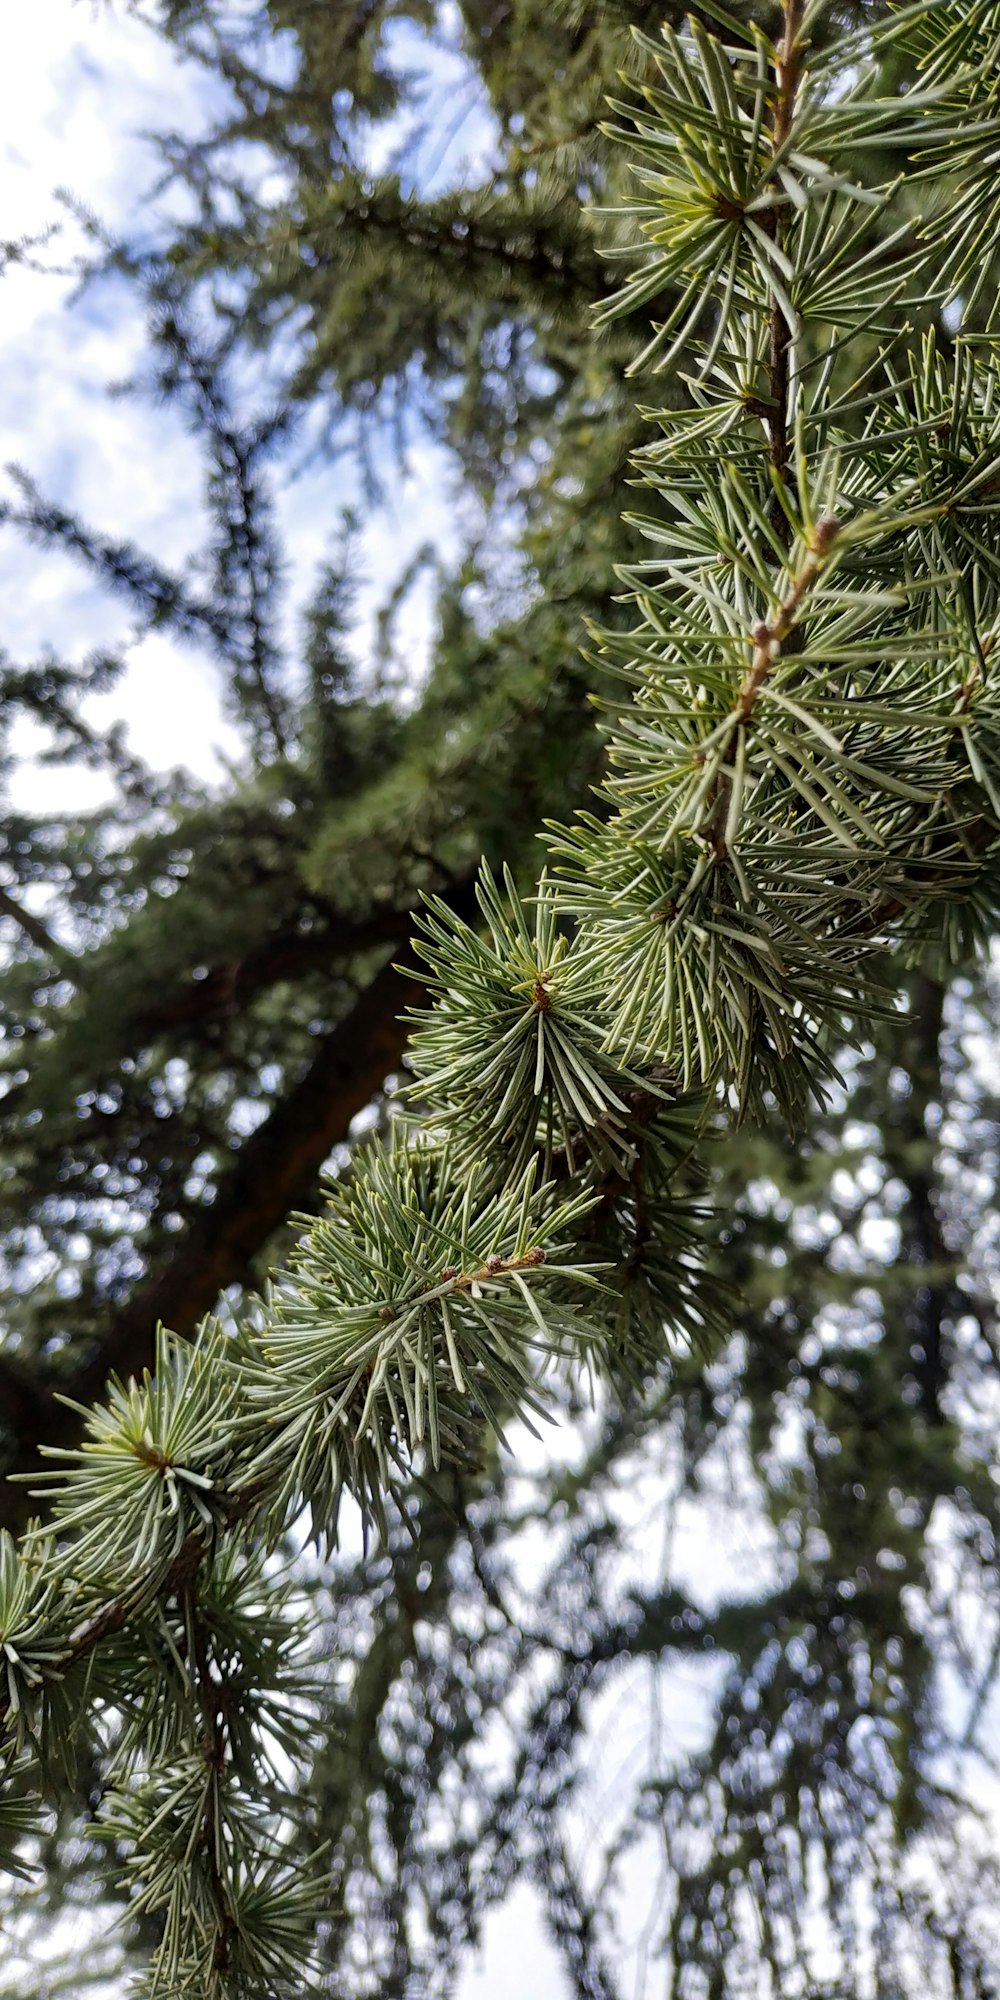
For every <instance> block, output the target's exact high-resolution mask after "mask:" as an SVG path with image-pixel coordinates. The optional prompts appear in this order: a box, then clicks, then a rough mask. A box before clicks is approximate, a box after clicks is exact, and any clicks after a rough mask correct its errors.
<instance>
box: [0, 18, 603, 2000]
mask: <svg viewBox="0 0 1000 2000" xmlns="http://www.w3.org/2000/svg"><path fill="white" fill-rule="evenodd" d="M4 55H5V60H4V64H3V65H2V66H0V161H2V171H0V241H7V242H9V241H11V240H20V239H22V238H24V237H27V236H34V235H38V234H40V233H41V232H43V231H45V230H46V229H47V228H48V227H49V226H50V225H51V224H52V223H53V222H54V221H55V222H57V223H59V225H60V233H59V235H58V236H57V237H56V238H54V239H53V240H52V241H51V242H50V243H49V244H48V245H47V246H46V247H45V248H43V249H41V250H40V251H39V252H38V253H37V257H38V261H40V262H42V263H44V264H45V265H46V266H48V270H47V271H46V272H43V273H39V272H38V271H37V270H34V269H26V268H17V267H15V268H13V269H11V270H9V271H8V273H7V274H6V276H5V278H4V280H3V285H2V292H0V382H2V384H3V393H2V395H0V467H3V466H7V465H8V464H10V463H11V462H13V463H15V464H18V465H20V466H22V467H24V468H25V470H27V471H28V472H29V473H30V474H31V476H32V478H33V479H34V480H35V481H36V483H37V484H38V486H39V487H40V488H41V490H42V492H43V493H45V494H46V495H48V496H50V497H52V498H53V499H55V500H58V501H59V502H61V503H62V504H64V505H66V506H69V507H71V508H73V509H75V510H78V511H79V512H80V514H81V515H82V516H83V518H84V519H85V520H86V521H87V522H88V523H89V524H90V525H91V526H93V527H94V528H95V529H97V530H99V531H101V532H103V533H105V534H109V535H113V536H121V537H126V536H127V537H129V538H130V539H131V540H133V541H134V542H136V543H137V544H139V545H140V546H142V547H145V548H147V549H149V550H150V551H151V552H155V553H156V555H157V556H158V558H159V559H160V560H162V561H165V562H167V563H176V564H181V563H182V562H183V561H184V558H185V556H186V555H187V554H188V553H189V552H190V550H191V549H192V548H193V547H194V548H196V547H197V542H198V531H199V524H200V522H201V521H202V520H203V519H204V516H203V511H202V499H201V490H202V474H201V467H200V464H199V460H198V454H197V452H196V450H195V448H194V444H193V442H192V440H191V438H190V437H189V436H188V434H187V432H186V430H185V427H184V424H183V421H182V419H181V417H180V416H179V414H178V413H177V412H176V411H174V410H170V409H167V410H164V409H163V408H162V407H157V406H156V405H155V404H153V403H152V402H150V401H146V400H143V399H140V398H137V397H135V396H129V397H127V398H115V397H112V396H109V394H108V389H109V385H112V384H115V383H118V382H121V381H123V380H125V379H127V378H128V377H130V376H131V375H132V374H133V373H134V372H135V371H136V370H137V368H139V367H140V366H141V363H142V360H143V354H144V332H143V326H142V320H141V316H140V315H139V313H138V312H137V311H136V310H135V306H134V303H133V302H132V301H131V300H130V298H129V295H128V293H127V291H126V289H125V288H124V287H123V286H120V285H117V286H113V287H112V286H104V287H102V288H100V289H98V290H92V291H90V292H88V293H87V294H85V295H84V296H83V298H82V299H79V300H77V301H76V303H73V296H74V292H75V289H76V284H75V279H74V277H73V275H72V270H71V268H70V270H68V271H67V270H65V269H63V270H62V271H61V270H60V267H66V266H70V267H71V266H72V258H73V254H74V253H75V252H77V251H78V250H79V249H80V248H81V247H82V236H81V233H80V232H79V230H78V229H77V227H76V225H75V224H74V223H73V222H72V220H71V219H70V218H69V216H68V214H67V212H66V210H65V209H64V208H63V207H62V206H61V204H60V202H59V200H58V199H57V191H58V190H61V189H67V190H68V191H69V192H70V193H71V195H72V196H73V197H74V198H75V200H77V201H78V202H80V203H81V204H82V205H83V206H84V207H85V208H86V209H88V210H90V211H91V212H93V213H94V214H96V215H97V216H98V217H99V218H100V219H101V220H102V221H103V222H105V223H107V224H108V225H110V226H111V227H112V228H114V229H122V230H124V229H135V228H137V227H138V228H141V227H142V225H143V223H144V221H145V220H147V213H146V210H145V208H144V204H143V200H142V192H143V190H144V189H146V188H147V187H148V186H149V185H150V183H151V181H152V178H153V174H154V167H155V159H154V153H153V150H152V148H151V146H150V145H149V143H148V142H147V141H146V140H144V139H143V137H142V136H141V135H142V133H143V131H144V130H146V129H149V128H155V127H156V126H157V125H162V124H164V123H166V122H168V121H169V122H170V123H171V124H172V125H175V126H182V127H184V128H185V129H187V130H191V131H195V130H197V129H198V127H199V125H200V123H201V121H202V120H203V119H205V117H206V116H207V115H208V114H209V112H210V110H211V105H212V97H211V91H210V88H209V86H208V85H207V84H206V81H205V79H204V77H203V76H202V75H201V74H200V73H199V72H198V71H197V70H196V69H195V68H194V67H193V66H184V65H182V64H180V63H179V62H177V60H176V59H174V58H173V57H172V56H171V55H170V54H169V52H168V51H167V50H166V49H165V48H164V46H163V45H162V43H160V42H159V40H158V39H157V38H156V37H155V36H154V35H153V34H152V33H150V31H149V30H148V29H147V28H145V27H144V26H143V25H142V23H141V22H139V21H138V20H136V19H135V18H134V17H130V16H128V15H126V14H125V13H124V11H123V10H122V8H121V6H120V5H117V6H111V5H106V4H100V0H94V4H91V0H30V4H25V5H21V6H17V7H15V8H11V9H10V11H9V18H8V19H7V20H5V25H4ZM470 127H471V132H470ZM455 137H456V139H458V133H457V131H456V134H455ZM478 137H479V138H480V139H481V137H482V133H481V130H480V132H479V134H478ZM476 139H477V131H476V123H475V117H474V115H473V117H472V118H471V120H470V119H469V118H466V120H465V141H468V142H470V143H473V144H474V143H476ZM463 143H464V142H463ZM442 164H443V163H442V162H441V161H440V160H439V161H437V162H436V168H435V170H436V171H441V168H442ZM409 467H410V469H409V472H408V476H407V477H406V478H405V480H404V481H403V482H402V484H401V485H400V486H399V487H398V490H397V493H396V497H395V503H394V505H393V506H391V507H389V508H387V510H386V512H385V514H384V516H383V517H382V519H381V520H380V521H379V522H378V523H376V525H375V527H374V528H373V530H372V531H371V532H370V534H369V536H368V538H367V540H366V544H365V548H364V567H365V570H366V571H367V574H368V576H369V578H370V579H371V582H370V587H369V590H368V592H367V600H368V602H367V610H368V611H369V613H370V610H371V607H372V605H373V604H374V600H375V597H376V595H377V594H378V595H380V594H381V592H382V590H383V589H384V587H385V584H386V582H387V581H389V580H391V578H392V576H393V575H398V574H399V573H400V572H401V571H402V570H403V569H404V568H405V566H406V564H407V562H408V561H409V559H410V557H411V555H412V554H413V552H414V551H415V549H416V548H417V547H418V546H419V545H420V544H421V543H422V542H423V541H424V540H426V539H427V538H428V537H431V538H432V539H433V540H434V541H435V542H436V544H437V545H438V547H439V548H441V549H442V550H443V551H444V552H445V553H447V552H449V550H450V549H451V548H452V547H453V546H454V528H453V519H452V506H451V499H450V492H449V487H448V481H447V476H446V469H445V465H444V462H443V458H442V456H441V454H440V453H438V452H437V451H436V450H435V449H434V448H433V447H432V446H431V445H429V444H423V445H419V446H418V447H416V448H415V449H413V450H412V451H411V454H410V459H409ZM9 490H10V489H9V482H8V480H7V478H6V477H5V475H4V474H3V473H2V472H0V494H5V493H9ZM351 494H352V487H351V484H350V479H349V475H348V474H347V472H346V471H345V470H338V471H331V470H330V469H329V468H323V467H319V468H315V469H313V470H311V471H308V470H307V471H306V472H305V473H302V472H299V474H298V475H297V476H296V477H295V478H292V477H286V478H285V479H284V481H283V482H282V483H281V491H280V500H279V518H280V521H281V525H282V527H283V529H284V532H285V536H286V538H287V544H288V549H289V557H290V572H291V573H290V578H289V600H290V603H291V604H292V605H293V606H294V604H295V602H296V600H298V601H299V602H301V600H302V597H303V596H304V594H305V592H306V591H307V589H308V583H309V579H310V576H311V575H312V573H313V571H314V570H315V567H316V565H317V564H318V563H319V562H320V560H321V559H322V557H323V555H324V553H325V552H326V550H327V549H328V547H329V546H330V544H331V542H332V540H333V538H334V536H335V534H336V530H337V526H338V521H339V516H340V512H341V509H342V508H343V507H344V505H345V504H347V503H349V501H350V499H351ZM0 604H2V606H3V616H2V626H0V645H2V646H3V648H4V649H5V650H6V651H7V653H8V654H9V655H10V656H11V657H12V658H14V659H16V660H21V661H25V662H26V661H29V660H32V659H37V658H38V657H39V655H40V654H41V653H43V652H44V651H45V650H46V649H51V650H52V651H54V652H55V653H56V654H58V655H59V656H60V657H62V658H66V659H70V660H79V659H80V658H82V657H83V656H84V655H85V654H86V653H87V652H88V651H89V650H90V649H91V648H92V647H95V646H97V645H100V644H108V643H112V642H114V641H116V640H119V639H121V638H122V637H123V636H125V635H126V634H127V633H128V631H129V626H130V620H129V615H128V611H127V608H123V606H122V604H121V602H120V601H116V600H109V598H108V596H107V593H106V592H105V591H104V590H103V589H101V588H100V587H98V586H96V585H94V584H93V583H91V582H90V581H89V580H88V578H87V575H86V573H85V572H84V571H83V570H82V569H81V568H80V566H79V565H78V564H76V563H74V562H73V561H72V560H71V559H70V558H69V557H65V556H63V555H60V554H54V553H53V552H52V551H51V550H37V549H32V548H30V547H27V546H26V545H25V542H24V540H23V538H21V537H20V536H19V535H17V534H16V533H15V532H14V531H12V530H11V529H10V528H6V529H4V528H0ZM361 609H362V614H363V616H364V613H365V611H366V593H364V592H362V600H361ZM293 620H294V613H292V614H291V615H290V619H289V626H290V632H289V636H290V638H292V639H294V623H293ZM366 629H367V628H366V627H365V626H364V625H363V629H362V636H361V640H360V643H361V645H362V647H363V645H364V633H365V630H366ZM428 641H429V624H428V619H427V613H426V607H425V606H424V605H422V603H421V601H420V597H419V594H417V596H416V597H415V599H414V601H413V602H411V603H410V604H409V606H408V608H407V614H406V623H405V625H404V626H403V630H402V643H403V645H404V647H405V648H406V650H407V654H408V659H409V664H410V668H411V671H412V672H413V673H414V675H415V676H419V674H420V672H421V670H422V666H423V663H424V660H425V657H426V653H427V647H428ZM85 712H86V714H87V717H88V719H89V720H91V721H93V722H95V723H100V724H107V723H109V722H110V721H112V720H119V719H122V720H124V721H125V723H126V725H127V730H128V740H129V743H130V745H131V747H132V749H133V750H134V751H135V752H137V753H138V754H139V755H140V756H142V757H144V758H145V759H147V760H148V761H149V762H150V763H151V764H152V765H153V767H154V768H156V769H164V768H166V767H168V766H170V765H174V764H183V765H186V766H187V767H188V768H189V769H191V770H193V771H194V772H196V773H197V774H198V775H199V776H200V777H202V778H204V779H206V780H208V781H212V780H213V779H214V778H216V777H218V776H219V775H221V763H220V759H222V758H224V757H225V756H226V755H227V753H228V754H235V752H236V750H237V748H238V738H237V737H236V734H235V732H234V730H233V729H232V728H231V726H230V724H229V723H228V721H227V719H226V716H225V713H224V711H223V707H222V704H221V701H220V697H219V689H218V685H217V679H216V673H215V669H214V667H213V663H212V661H211V659H210V658H209V657H208V656H207V655H206V654H202V653H199V652H198V651H197V650H196V649H195V648H193V647H188V648H182V647H180V646H178V645H176V644H175V643H173V642H172V641H170V640H167V639H164V638H163V637H161V636H158V635H153V636H151V637H149V638H147V639H145V640H144V641H143V642H142V643H141V644H140V645H137V646H135V647H134V648H133V649H132V651H131V655H130V664H129V668H128V672H127V674H126V676H125V678H124V680H123V681H121V682H119V683H118V684H117V685H116V687H115V688H114V690H113V691H112V692H111V693H110V694H108V695H105V696H101V697H96V698H94V699H93V700H92V701H91V702H90V703H89V704H88V706H87V708H86V711H85ZM15 741H16V744H17V747H18V748H19V750H20V751H21V752H22V753H23V754H24V756H25V759H26V762H25V765H24V767H23V768H22V770H21V772H20V773H19V774H18V776H17V777H16V778H15V780H14V784H13V786H12V795H13V803H14V804H15V805H18V804H23V805H25V806H28V805H36V806H40V807H41V808H42V809H49V808H53V809H62V808H65V809H71V808H75V807H77V806H79V807H82V808H86V807H87V806H89V805H91V804H96V803H97V802H98V801H99V800H100V799H101V798H103V797H104V796H106V792H107V787H106V784H105V781H104V780H103V778H102V777H101V776H100V775H99V774H98V773H94V772H90V771H88V770H85V769H83V768H81V767H78V766H71V767H69V768H68V769H67V768H62V767H60V768H57V769H52V768H46V767H41V766H39V765H38V764H36V763H33V762H32V761H31V756H32V752H33V751H34V750H36V749H37V748H38V747H39V746H40V742H41V738H40V735H39V733H38V732H33V731H32V730H31V729H30V728H29V727H27V726H23V727H22V728H21V729H20V733H19V735H18V736H17V738H16V739H15ZM57 1942H58V1945H59V1947H60V1948H61V1947H62V1945H63V1944H64V1943H65V1942H66V1940H65V1939H63V1938H62V1937H60V1938H59V1939H58V1940H56V1939H55V1938H53V1943H54V1944H55V1943H57ZM512 1980H513V1981H514V1982H515V1990H516V1991H517V1992H518V1994H519V2000H559V1996H560V1994H561V1993H562V1991H563V1982H562V1979H561V1975H560V1971H559V1967H558V1964H557V1961H556V1957H555V1954H554V1952H553V1950H552V1947H551V1945H550V1943H549V1941H548V1939H547V1937H546V1936H545V1934H544V1930H543V1927H542V1924H541V1920H540V1916H539V1912H538V1908H537V1903H536V1900H535V1898H534V1895H533V1892H531V1891H530V1890H528V1889H523V1890H518V1891H517V1892H515V1895H514V1897H513V1899H512V1901H511V1902H510V1903H509V1904H508V1905H507V1907H506V1909H505V1911H504V1912H503V1913H502V1914H498V1915H497V1916H495V1917H492V1918H491V1919H490V1920H489V1921H488V1923H487V1926H486V1934H485V1938H484V1944H483V1949H482V1950H481V1951H480V1953H479V1955H478V1958H477V1959H476V1960H474V1961H473V1962H471V1963H470V1964H469V1966H468V1968H467V1970H466V1974H465V1977H464V1979H463V1982H462V1984H461V1987H460V1989H459V1993H458V1995H457V1996H456V2000H501V1996H504V2000H506V1996H507V1995H509V1993H510V1991H511V1984H510V1982H511V1981H512Z"/></svg>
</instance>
